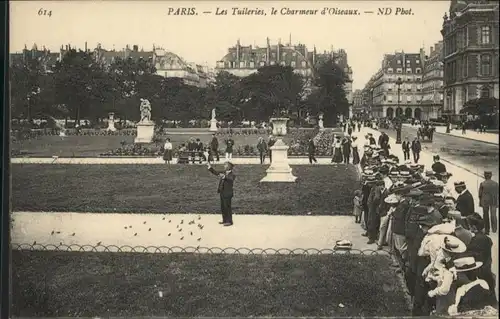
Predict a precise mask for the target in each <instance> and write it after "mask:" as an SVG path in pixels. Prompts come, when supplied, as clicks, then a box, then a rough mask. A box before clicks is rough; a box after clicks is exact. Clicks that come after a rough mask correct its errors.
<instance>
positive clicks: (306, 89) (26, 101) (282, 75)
mask: <svg viewBox="0 0 500 319" xmlns="http://www.w3.org/2000/svg"><path fill="white" fill-rule="evenodd" d="M313 71H314V72H313V75H312V77H308V78H306V77H303V76H301V75H300V74H297V73H295V72H293V69H292V68H291V67H289V66H281V65H271V66H264V67H261V68H259V69H258V71H257V72H255V73H253V74H251V75H249V76H247V77H243V78H241V77H237V76H234V75H232V74H230V73H228V72H219V73H218V74H217V75H216V77H215V80H214V81H213V82H212V83H210V84H209V85H208V86H207V87H196V86H192V85H187V84H185V83H184V81H183V79H181V78H166V77H162V76H159V75H156V74H155V72H156V69H155V68H154V66H153V65H151V63H149V62H148V61H145V60H142V59H139V60H136V59H120V58H117V59H115V60H114V61H113V62H112V63H111V64H105V63H101V62H99V61H96V60H95V59H94V57H93V55H92V53H89V52H84V51H80V50H79V51H77V50H74V49H72V50H70V51H69V52H68V53H67V54H65V55H64V56H63V58H62V60H61V61H58V62H57V63H56V65H55V67H54V68H52V69H50V70H47V69H46V66H45V65H44V64H43V62H42V61H41V60H40V59H38V58H36V57H32V56H31V55H26V56H25V57H24V58H23V59H18V60H14V61H13V62H12V64H11V68H10V84H11V115H12V118H15V119H24V120H28V122H32V120H33V119H43V118H57V119H72V120H75V122H76V123H80V121H81V120H88V121H91V122H93V123H95V122H100V121H101V120H102V119H104V118H107V117H108V113H109V112H114V113H115V117H117V118H120V119H122V120H133V121H137V120H139V104H140V99H141V98H146V99H148V100H149V101H150V102H151V105H152V119H153V120H155V121H161V120H176V121H181V122H187V121H189V120H201V119H209V118H210V111H211V110H212V109H213V108H215V109H216V111H217V119H218V120H225V121H241V120H249V121H257V122H260V121H268V120H269V118H270V117H271V116H273V115H276V114H287V115H288V116H290V117H292V118H294V119H295V120H298V121H300V120H303V118H302V119H301V118H300V116H301V114H302V115H303V114H306V113H310V114H311V115H313V116H315V115H317V114H319V113H323V114H325V123H327V124H335V120H336V118H337V115H340V114H343V115H347V114H348V109H349V105H348V101H347V98H346V93H345V91H344V85H345V82H346V80H347V77H346V75H345V74H344V72H343V69H342V68H341V67H340V66H339V65H338V64H337V63H336V58H335V57H332V58H331V59H329V60H327V61H325V62H323V63H321V64H320V65H318V66H316V67H315V69H314V70H313Z"/></svg>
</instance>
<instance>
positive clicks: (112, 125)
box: [106, 113, 116, 131]
mask: <svg viewBox="0 0 500 319" xmlns="http://www.w3.org/2000/svg"><path fill="white" fill-rule="evenodd" d="M106 130H108V131H116V127H115V113H109V119H108V128H107V129H106Z"/></svg>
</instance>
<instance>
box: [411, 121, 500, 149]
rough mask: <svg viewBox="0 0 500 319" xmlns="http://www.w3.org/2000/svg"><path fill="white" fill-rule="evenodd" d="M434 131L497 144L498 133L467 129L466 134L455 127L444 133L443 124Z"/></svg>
mask: <svg viewBox="0 0 500 319" xmlns="http://www.w3.org/2000/svg"><path fill="white" fill-rule="evenodd" d="M403 126H405V127H412V128H415V126H412V125H411V124H403ZM436 132H437V133H440V134H446V135H451V136H456V137H460V138H465V139H470V140H475V141H480V142H486V143H491V144H496V145H498V142H499V141H498V137H499V135H498V133H478V132H476V131H472V130H467V131H466V134H462V130H457V129H452V130H451V131H450V133H446V127H445V126H437V127H436Z"/></svg>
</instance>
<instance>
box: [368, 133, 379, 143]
mask: <svg viewBox="0 0 500 319" xmlns="http://www.w3.org/2000/svg"><path fill="white" fill-rule="evenodd" d="M368 140H369V141H370V145H375V144H377V142H376V141H375V137H373V135H372V133H368Z"/></svg>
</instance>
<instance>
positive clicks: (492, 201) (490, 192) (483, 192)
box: [479, 171, 498, 235]
mask: <svg viewBox="0 0 500 319" xmlns="http://www.w3.org/2000/svg"><path fill="white" fill-rule="evenodd" d="M492 175H493V173H492V172H490V171H487V172H484V181H483V182H481V184H480V185H479V206H481V207H482V208H483V218H484V232H485V234H486V235H489V234H490V221H491V231H492V232H493V233H496V232H497V226H498V221H497V208H498V183H497V182H495V181H494V180H492V179H491V177H492Z"/></svg>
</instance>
